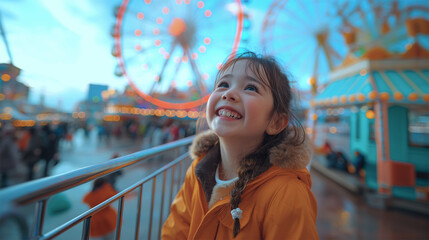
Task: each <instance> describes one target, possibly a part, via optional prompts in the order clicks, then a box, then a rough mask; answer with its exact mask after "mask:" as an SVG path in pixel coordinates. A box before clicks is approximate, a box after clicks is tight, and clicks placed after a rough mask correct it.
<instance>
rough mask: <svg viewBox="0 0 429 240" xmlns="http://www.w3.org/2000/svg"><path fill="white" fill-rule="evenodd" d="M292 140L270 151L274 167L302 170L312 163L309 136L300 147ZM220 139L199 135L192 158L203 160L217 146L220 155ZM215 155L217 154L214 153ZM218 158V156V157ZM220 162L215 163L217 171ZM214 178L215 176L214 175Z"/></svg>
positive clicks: (193, 145)
mask: <svg viewBox="0 0 429 240" xmlns="http://www.w3.org/2000/svg"><path fill="white" fill-rule="evenodd" d="M289 141H290V138H289V137H287V138H285V139H283V141H282V142H281V143H280V144H279V145H277V146H275V147H273V148H271V149H270V155H269V160H270V163H271V164H272V165H274V166H278V167H280V168H286V169H302V168H305V167H306V166H307V164H308V163H309V162H310V159H311V156H312V154H313V147H312V145H311V142H310V140H309V138H308V136H306V137H305V140H304V143H303V144H301V145H299V146H294V145H292V144H290V142H289ZM218 143H219V138H218V137H217V136H216V134H214V132H212V131H210V130H209V131H205V132H203V133H201V134H199V135H198V136H197V137H196V138H195V140H194V142H193V143H192V145H191V147H190V149H189V152H190V154H191V157H192V158H193V159H194V160H195V159H201V158H203V157H204V156H205V155H206V154H208V153H209V151H210V150H211V149H213V147H215V146H217V147H216V148H215V149H214V150H213V151H217V153H216V154H219V144H218ZM213 154H215V153H213ZM217 157H218V156H217ZM218 163H219V160H218V161H217V162H216V163H215V167H214V170H216V167H217V164H218ZM213 176H214V175H213Z"/></svg>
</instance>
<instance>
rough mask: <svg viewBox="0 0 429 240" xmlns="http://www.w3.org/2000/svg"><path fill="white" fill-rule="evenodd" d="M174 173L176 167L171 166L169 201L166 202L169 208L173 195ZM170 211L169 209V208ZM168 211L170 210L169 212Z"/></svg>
mask: <svg viewBox="0 0 429 240" xmlns="http://www.w3.org/2000/svg"><path fill="white" fill-rule="evenodd" d="M175 173H176V165H173V167H172V168H171V189H170V199H169V200H168V205H169V206H170V205H171V203H172V201H173V194H174V177H175V176H174V175H175ZM169 209H170V208H169ZM169 211H170V210H169Z"/></svg>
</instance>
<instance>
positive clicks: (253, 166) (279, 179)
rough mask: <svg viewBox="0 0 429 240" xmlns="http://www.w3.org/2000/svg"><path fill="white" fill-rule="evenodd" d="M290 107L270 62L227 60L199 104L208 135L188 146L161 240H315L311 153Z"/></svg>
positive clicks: (283, 79)
mask: <svg viewBox="0 0 429 240" xmlns="http://www.w3.org/2000/svg"><path fill="white" fill-rule="evenodd" d="M291 103H292V91H291V87H290V84H289V80H288V78H287V76H286V75H285V74H284V73H283V72H282V70H281V69H280V67H279V65H278V64H277V63H276V61H275V59H273V58H271V57H264V56H259V55H257V54H255V53H252V52H246V53H243V54H241V55H238V56H235V57H229V58H228V60H227V61H226V63H225V64H223V66H222V67H221V69H220V70H219V73H218V75H217V78H216V81H215V87H214V90H213V93H212V94H211V95H210V97H209V99H208V102H207V107H206V119H207V124H208V126H209V128H210V130H209V131H208V132H204V133H201V134H199V135H198V136H197V137H196V138H195V140H194V142H193V144H192V146H191V150H190V153H191V156H192V158H193V159H194V161H193V163H192V164H191V166H190V168H189V169H188V171H187V173H186V176H185V182H184V184H183V185H182V187H181V189H180V190H179V192H178V194H177V196H176V198H175V200H174V201H173V204H172V206H171V210H170V215H169V216H168V218H167V220H166V222H165V223H164V226H163V229H162V236H161V238H162V239H164V240H168V239H233V238H235V239H268V240H274V239H306V240H312V239H319V237H318V233H317V230H316V225H315V223H316V215H317V203H316V199H315V197H314V195H313V193H312V192H311V189H310V188H311V177H310V174H309V172H308V171H307V169H306V165H307V164H308V163H309V161H310V158H311V154H312V146H311V143H310V140H309V139H308V137H306V136H305V132H304V129H303V128H302V126H301V125H300V123H299V121H298V120H297V118H296V117H295V116H294V114H293V112H292V110H291Z"/></svg>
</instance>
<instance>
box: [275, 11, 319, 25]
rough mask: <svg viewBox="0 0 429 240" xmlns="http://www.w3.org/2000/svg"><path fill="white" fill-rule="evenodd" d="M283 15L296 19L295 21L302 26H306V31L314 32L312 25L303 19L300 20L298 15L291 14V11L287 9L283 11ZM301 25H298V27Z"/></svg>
mask: <svg viewBox="0 0 429 240" xmlns="http://www.w3.org/2000/svg"><path fill="white" fill-rule="evenodd" d="M282 13H284V14H286V16H290V17H293V19H295V20H297V21H298V22H299V23H300V24H301V26H304V27H305V28H306V29H311V30H313V28H312V26H311V25H310V24H308V23H307V22H305V20H303V19H301V18H299V17H298V16H297V15H296V14H294V13H293V12H291V11H289V10H287V9H283V12H282ZM298 25H299V24H297V26H298Z"/></svg>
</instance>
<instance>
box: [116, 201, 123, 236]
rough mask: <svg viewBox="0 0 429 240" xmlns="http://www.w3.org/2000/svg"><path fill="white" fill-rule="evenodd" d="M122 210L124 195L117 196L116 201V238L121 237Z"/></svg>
mask: <svg viewBox="0 0 429 240" xmlns="http://www.w3.org/2000/svg"><path fill="white" fill-rule="evenodd" d="M123 210H124V196H122V197H121V198H119V202H118V218H117V222H116V240H120V239H121V230H122V215H123V214H122V212H123Z"/></svg>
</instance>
